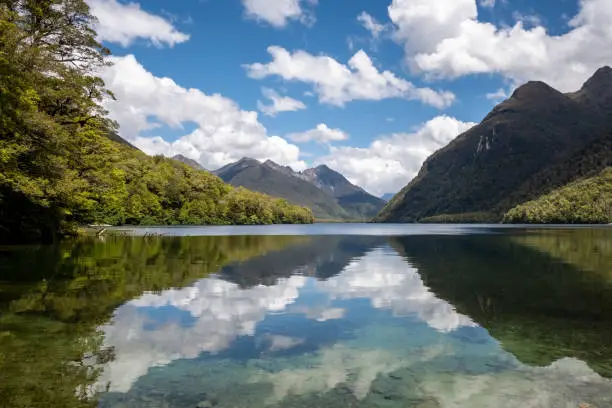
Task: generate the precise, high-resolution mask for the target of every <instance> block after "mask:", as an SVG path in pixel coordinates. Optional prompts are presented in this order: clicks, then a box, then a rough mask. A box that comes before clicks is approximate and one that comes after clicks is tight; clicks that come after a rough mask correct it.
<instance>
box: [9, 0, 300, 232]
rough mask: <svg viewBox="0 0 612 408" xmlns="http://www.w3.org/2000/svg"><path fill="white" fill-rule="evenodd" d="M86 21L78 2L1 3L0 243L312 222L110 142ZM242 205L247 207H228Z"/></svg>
mask: <svg viewBox="0 0 612 408" xmlns="http://www.w3.org/2000/svg"><path fill="white" fill-rule="evenodd" d="M93 22H94V18H93V17H92V16H91V15H90V13H89V8H88V6H87V4H86V3H85V2H84V1H83V0H32V1H30V0H28V1H26V0H4V1H0V241H4V242H17V241H21V240H23V241H27V240H43V241H52V240H54V239H55V238H56V237H57V236H58V235H59V234H62V233H69V232H71V231H73V230H74V226H75V225H78V224H81V223H87V222H94V221H95V222H107V223H111V224H122V223H131V224H152V223H155V224H187V223H198V224H213V223H214V224H228V223H249V224H253V223H273V222H312V215H311V214H310V213H309V211H308V210H305V209H301V208H295V207H291V206H287V205H286V204H285V203H283V202H278V201H276V200H272V199H270V198H268V197H265V196H263V195H249V194H247V193H244V192H234V191H233V190H232V189H231V188H230V187H229V186H226V185H225V184H223V183H222V182H221V180H219V179H217V178H216V177H214V176H212V175H210V174H208V173H206V172H198V171H195V170H193V169H190V168H188V167H187V166H184V165H182V164H178V163H175V162H172V161H170V160H167V159H162V158H149V157H147V156H145V155H144V154H142V153H140V152H138V151H136V150H135V149H133V148H131V146H129V144H127V143H116V140H117V139H118V137H117V136H116V135H115V133H114V131H115V128H116V124H115V123H113V122H112V121H110V120H109V119H107V117H106V112H105V110H104V109H103V108H102V105H101V102H102V100H103V99H104V98H112V97H113V95H112V94H110V93H109V92H108V91H106V89H105V88H104V83H103V82H102V80H101V79H100V78H98V77H96V76H92V75H91V73H92V72H96V70H97V69H99V68H101V67H102V66H103V65H104V64H106V62H105V56H106V55H107V54H108V50H106V49H105V48H103V47H102V46H101V45H100V44H98V43H97V42H96V41H95V32H94V31H93V30H92V29H91V28H90V27H91V25H92V23H93ZM112 139H114V140H115V141H113V140H112ZM119 140H120V138H119ZM240 198H247V199H248V200H250V201H249V204H248V205H246V204H245V205H244V206H242V207H240V206H239V205H233V204H235V203H234V202H235V201H236V200H238V199H240ZM257 200H259V201H260V202H259V203H257V205H254V204H253V202H255V201H257ZM228 203H231V204H232V205H233V207H232V208H236V209H238V208H242V210H241V211H242V212H239V213H236V214H233V213H231V211H232V210H229V209H228V205H229V204H228ZM255 207H257V208H255ZM262 208H265V209H266V211H264V210H263V209H262ZM270 214H272V215H270Z"/></svg>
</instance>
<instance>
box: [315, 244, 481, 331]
mask: <svg viewBox="0 0 612 408" xmlns="http://www.w3.org/2000/svg"><path fill="white" fill-rule="evenodd" d="M317 284H318V286H319V288H320V289H322V290H323V291H327V292H328V293H329V294H330V295H331V297H332V299H355V298H366V299H370V302H371V303H372V306H373V307H375V308H387V309H391V310H392V311H393V312H394V313H395V314H396V315H409V314H414V315H417V316H418V317H419V319H420V320H422V321H424V322H426V323H427V324H428V325H429V326H430V327H432V328H434V329H436V330H439V331H441V332H450V331H453V330H456V329H458V328H459V327H462V326H476V324H475V323H474V322H473V321H472V320H471V319H470V318H469V317H467V316H464V315H462V314H459V313H457V312H456V311H455V309H454V307H453V306H452V305H451V304H450V303H448V302H446V301H444V300H442V299H439V298H437V297H436V295H435V294H434V293H433V292H431V291H430V290H429V288H428V287H427V286H425V283H424V282H423V280H422V279H421V276H420V275H419V273H418V272H417V270H416V269H414V268H412V267H411V266H409V265H408V264H407V263H406V261H405V260H404V259H403V258H402V257H401V256H399V255H398V254H397V253H395V252H391V251H390V250H388V249H384V248H378V249H375V250H372V251H370V252H368V253H367V254H366V255H364V256H363V257H360V258H357V259H354V260H353V261H351V262H350V263H349V264H348V265H347V266H346V268H344V270H343V271H342V273H341V274H340V275H337V276H334V277H333V278H330V279H329V280H326V281H321V282H318V283H317Z"/></svg>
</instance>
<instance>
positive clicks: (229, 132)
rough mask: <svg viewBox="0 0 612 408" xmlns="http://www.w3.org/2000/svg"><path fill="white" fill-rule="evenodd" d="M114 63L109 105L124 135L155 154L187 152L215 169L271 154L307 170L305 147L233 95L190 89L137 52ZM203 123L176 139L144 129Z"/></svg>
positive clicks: (106, 75)
mask: <svg viewBox="0 0 612 408" xmlns="http://www.w3.org/2000/svg"><path fill="white" fill-rule="evenodd" d="M112 60H113V62H114V65H112V66H111V67H108V68H106V69H105V70H104V72H103V73H102V75H101V76H102V78H103V79H104V81H105V83H106V85H107V87H108V88H109V89H110V90H112V91H113V92H114V94H115V95H116V96H117V101H109V102H108V103H107V104H106V105H107V108H108V109H109V111H110V116H111V117H112V118H113V119H115V120H116V121H118V122H119V124H120V125H121V128H120V134H121V136H123V137H125V138H126V139H128V140H129V141H131V142H133V143H134V144H135V145H136V146H138V147H139V148H141V149H142V150H143V151H145V152H146V153H149V154H163V155H166V156H173V155H175V154H182V155H184V156H186V157H189V158H191V159H193V160H196V161H197V162H198V163H200V164H201V165H202V166H204V167H205V168H207V169H215V168H218V167H220V166H222V165H224V164H227V163H230V162H232V161H236V160H239V159H240V158H241V157H244V156H248V157H253V158H255V159H260V160H265V159H271V160H273V161H275V162H277V163H280V164H283V165H290V166H292V167H294V168H295V169H304V168H305V167H306V165H305V163H304V162H302V161H300V160H299V159H298V157H299V154H300V150H299V148H298V147H297V146H296V145H293V144H290V143H288V142H287V141H286V140H285V139H283V138H281V137H279V136H269V135H268V134H267V131H266V128H265V127H264V126H263V125H262V124H261V123H260V122H259V121H258V119H257V113H256V112H250V111H244V110H241V109H240V107H239V106H238V105H237V104H236V103H235V102H234V101H232V100H231V99H228V98H225V97H223V96H221V95H219V94H213V95H208V94H205V93H204V92H202V91H200V90H198V89H186V88H183V87H181V86H180V85H178V84H176V83H175V82H174V81H173V80H172V79H170V78H160V77H156V76H154V75H153V74H151V73H150V72H148V71H146V70H145V68H144V67H143V66H142V65H140V63H138V61H137V60H136V58H135V57H134V56H132V55H128V56H125V57H114V58H113V59H112ZM186 123H193V124H196V126H197V128H196V129H195V130H194V131H193V132H191V133H189V134H186V135H184V136H181V137H179V138H178V139H177V140H176V141H173V142H168V141H165V140H164V139H163V138H161V137H160V136H155V137H144V136H141V133H142V132H143V131H146V130H149V131H150V130H151V129H154V128H155V127H156V126H159V124H165V125H167V126H170V127H172V128H175V129H179V130H180V129H181V128H182V126H183V124H186Z"/></svg>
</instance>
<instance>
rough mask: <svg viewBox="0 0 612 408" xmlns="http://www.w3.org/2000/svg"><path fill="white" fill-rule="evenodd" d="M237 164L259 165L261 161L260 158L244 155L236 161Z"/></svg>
mask: <svg viewBox="0 0 612 408" xmlns="http://www.w3.org/2000/svg"><path fill="white" fill-rule="evenodd" d="M236 164H244V165H258V164H261V163H260V162H259V160H256V159H252V158H250V157H243V158H242V159H240V160H238V161H237V162H236Z"/></svg>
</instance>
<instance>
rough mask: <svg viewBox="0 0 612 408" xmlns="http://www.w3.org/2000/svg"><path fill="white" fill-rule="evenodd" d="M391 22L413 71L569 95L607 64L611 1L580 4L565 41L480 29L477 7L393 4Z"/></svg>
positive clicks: (438, 1) (459, 0) (464, 2)
mask: <svg viewBox="0 0 612 408" xmlns="http://www.w3.org/2000/svg"><path fill="white" fill-rule="evenodd" d="M389 16H390V18H391V20H392V21H393V23H394V24H395V26H396V33H395V37H396V39H397V40H398V41H400V42H402V43H403V44H404V45H405V50H406V57H407V60H408V63H409V65H410V67H411V68H412V69H413V71H415V72H425V73H427V74H429V76H432V77H445V78H456V77H460V76H463V75H468V74H476V73H497V74H500V75H502V76H504V77H506V78H509V79H511V80H512V81H514V83H521V82H524V81H526V80H543V81H546V82H547V83H549V84H550V85H552V86H554V87H556V88H558V89H559V90H561V91H573V90H576V89H578V88H579V87H580V86H581V84H582V83H583V82H584V81H585V80H586V79H587V78H588V77H589V76H590V75H592V74H593V72H594V71H595V70H596V69H597V68H599V67H601V66H602V65H606V64H610V63H612V7H610V1H609V0H580V2H579V11H578V14H577V15H576V16H574V17H573V18H572V19H571V20H570V22H569V26H570V30H569V31H568V32H567V33H565V34H562V35H550V34H549V33H548V32H547V30H546V28H545V27H543V26H541V25H537V26H535V27H533V28H530V29H526V28H525V26H524V24H523V23H522V22H521V21H519V22H517V23H516V24H515V25H514V26H513V27H497V26H495V25H493V24H491V23H485V22H481V21H479V20H478V10H477V7H476V0H393V1H392V3H391V5H390V6H389ZM532 23H535V21H532Z"/></svg>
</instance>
